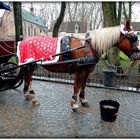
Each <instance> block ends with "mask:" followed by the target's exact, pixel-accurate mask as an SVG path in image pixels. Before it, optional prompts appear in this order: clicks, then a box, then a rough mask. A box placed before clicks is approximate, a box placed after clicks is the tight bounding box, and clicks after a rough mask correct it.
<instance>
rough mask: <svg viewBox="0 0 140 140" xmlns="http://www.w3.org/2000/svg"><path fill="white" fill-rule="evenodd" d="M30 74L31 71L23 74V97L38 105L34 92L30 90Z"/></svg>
mask: <svg viewBox="0 0 140 140" xmlns="http://www.w3.org/2000/svg"><path fill="white" fill-rule="evenodd" d="M32 74H33V71H30V72H28V73H27V74H26V75H25V78H24V89H23V92H24V97H25V99H26V100H32V104H33V105H39V102H38V100H37V98H36V96H35V92H34V91H33V90H32Z"/></svg>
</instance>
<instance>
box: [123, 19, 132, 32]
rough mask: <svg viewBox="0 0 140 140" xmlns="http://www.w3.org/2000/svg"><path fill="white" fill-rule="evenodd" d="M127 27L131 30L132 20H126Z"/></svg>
mask: <svg viewBox="0 0 140 140" xmlns="http://www.w3.org/2000/svg"><path fill="white" fill-rule="evenodd" d="M124 26H125V28H126V30H131V22H130V20H127V21H126V22H125V25H124Z"/></svg>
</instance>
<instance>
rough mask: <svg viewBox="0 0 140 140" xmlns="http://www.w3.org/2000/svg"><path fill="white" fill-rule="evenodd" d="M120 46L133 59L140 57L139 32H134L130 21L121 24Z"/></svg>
mask: <svg viewBox="0 0 140 140" xmlns="http://www.w3.org/2000/svg"><path fill="white" fill-rule="evenodd" d="M118 47H119V49H120V50H121V51H123V52H124V53H125V54H126V55H127V56H128V57H129V58H130V59H131V60H138V59H140V45H139V40H138V36H137V34H136V33H135V32H134V30H133V28H132V26H130V22H129V21H127V22H126V24H125V25H122V26H121V35H120V39H119V43H118Z"/></svg>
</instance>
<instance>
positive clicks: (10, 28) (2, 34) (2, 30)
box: [0, 6, 47, 40]
mask: <svg viewBox="0 0 140 140" xmlns="http://www.w3.org/2000/svg"><path fill="white" fill-rule="evenodd" d="M10 7H11V9H12V12H10V11H5V12H4V15H3V17H2V18H1V23H0V40H15V24H14V13H13V7H12V6H10ZM22 27H23V38H26V37H27V36H35V35H37V36H46V35H47V33H46V32H45V31H44V30H43V28H42V27H41V26H39V25H36V24H34V23H31V22H28V21H25V20H24V21H23V24H22Z"/></svg>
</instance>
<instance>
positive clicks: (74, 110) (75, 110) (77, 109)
mask: <svg viewBox="0 0 140 140" xmlns="http://www.w3.org/2000/svg"><path fill="white" fill-rule="evenodd" d="M72 110H73V112H77V113H80V112H81V110H80V109H79V108H72Z"/></svg>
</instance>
